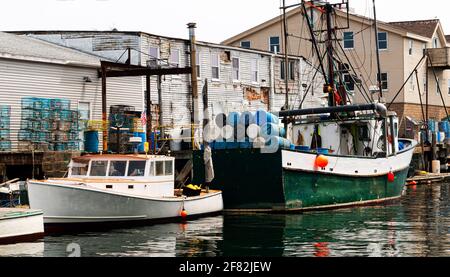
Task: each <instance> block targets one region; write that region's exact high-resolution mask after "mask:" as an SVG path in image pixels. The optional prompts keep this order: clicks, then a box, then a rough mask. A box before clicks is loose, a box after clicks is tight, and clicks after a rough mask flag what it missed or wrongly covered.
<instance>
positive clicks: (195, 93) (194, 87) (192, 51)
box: [187, 23, 200, 150]
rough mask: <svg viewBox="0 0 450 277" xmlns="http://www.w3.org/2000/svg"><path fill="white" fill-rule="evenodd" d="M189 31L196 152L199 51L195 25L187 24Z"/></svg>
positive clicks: (192, 118) (193, 133)
mask: <svg viewBox="0 0 450 277" xmlns="http://www.w3.org/2000/svg"><path fill="white" fill-rule="evenodd" d="M187 26H188V29H189V42H190V54H191V68H192V69H191V70H192V71H191V86H192V114H191V124H192V128H191V130H192V134H191V137H192V140H191V143H192V149H193V150H195V138H194V137H195V133H196V129H197V127H196V126H198V124H199V123H200V120H199V119H200V113H199V99H198V82H197V76H198V74H197V59H196V58H197V49H196V40H195V28H197V26H196V24H195V23H188V24H187Z"/></svg>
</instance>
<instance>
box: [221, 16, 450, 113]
mask: <svg viewBox="0 0 450 277" xmlns="http://www.w3.org/2000/svg"><path fill="white" fill-rule="evenodd" d="M313 10H314V11H311V10H309V8H308V17H309V19H310V20H311V22H312V25H313V26H315V28H316V29H318V28H320V27H319V26H325V25H324V20H325V19H324V18H325V16H324V15H323V14H321V13H320V12H319V11H317V10H316V9H313ZM348 19H349V20H348V21H347V13H346V12H345V11H341V10H337V11H336V20H335V21H334V22H333V24H336V26H337V27H339V28H345V29H340V30H337V31H336V37H337V40H338V41H339V44H340V46H339V45H338V46H336V52H337V55H339V56H340V57H342V59H343V60H347V59H345V58H343V57H344V56H347V57H348V60H349V62H350V63H351V64H352V65H353V67H354V68H355V69H357V72H358V75H357V77H358V79H360V80H361V81H362V84H363V87H364V88H365V91H366V92H368V91H369V89H370V87H373V86H376V85H377V63H376V59H375V54H376V53H375V49H376V47H375V34H374V29H373V19H371V18H367V17H364V16H361V15H358V14H352V13H350V15H349V18H348ZM346 27H348V28H346ZM378 28H379V33H378V38H379V48H380V51H379V53H380V59H381V71H382V76H381V77H382V78H381V79H382V84H381V85H382V87H383V94H384V95H383V97H384V98H385V100H386V102H387V103H390V102H391V101H393V105H392V107H391V108H392V109H393V110H395V111H396V112H397V113H398V114H399V116H400V117H402V116H403V115H407V116H410V117H412V118H414V119H416V120H421V119H422V118H423V115H422V111H421V100H422V103H423V104H425V103H426V102H427V98H428V103H429V109H428V117H429V118H432V119H441V118H443V117H444V116H445V115H446V112H445V109H444V104H443V102H442V99H441V96H440V94H439V92H438V88H437V84H439V87H440V89H441V91H442V97H443V100H444V102H445V106H449V105H450V90H449V89H450V72H449V70H448V69H450V59H449V55H448V53H449V50H448V49H449V44H448V42H447V41H446V38H445V35H444V34H445V33H444V30H443V28H442V25H441V23H440V21H439V20H438V19H433V20H419V21H407V22H389V23H388V22H382V21H379V22H378ZM287 29H288V33H289V34H290V36H289V39H288V42H289V51H288V53H289V54H292V55H301V56H304V57H306V58H307V59H310V60H315V61H316V62H317V58H316V57H314V55H313V52H314V51H312V49H311V43H310V42H309V41H308V39H309V30H308V27H307V20H306V15H305V14H304V13H303V11H302V9H301V8H294V9H291V10H290V11H289V12H288V13H287ZM316 35H317V37H316V39H317V40H318V41H319V42H323V41H324V39H325V38H324V37H322V36H323V32H322V33H321V32H317V33H316ZM282 38H283V34H282V20H281V17H280V16H277V17H274V18H273V19H271V20H269V21H266V22H264V23H262V24H260V25H258V26H255V27H253V28H251V29H249V30H246V31H244V32H242V33H240V34H237V35H235V36H233V37H231V38H229V39H227V40H225V41H224V42H222V43H223V44H224V45H230V46H242V47H248V48H251V49H260V50H265V51H275V50H276V51H278V52H281V53H284V49H285V46H284V45H283V39H282ZM424 49H427V51H429V52H430V54H431V61H432V62H431V63H430V62H428V63H427V62H423V63H422V64H421V65H420V66H419V67H418V68H417V72H415V71H414V69H415V67H416V65H417V64H418V63H419V61H420V60H421V59H422V57H423V55H424ZM434 72H435V73H436V75H437V78H435V76H434ZM411 73H413V76H412V77H413V78H411V79H409V81H408V82H407V84H406V85H405V86H404V87H402V85H403V84H404V83H405V82H406V81H407V79H408V77H409V76H410V74H411ZM343 75H344V76H342V78H344V79H345V80H346V83H347V85H348V89H349V91H350V92H351V93H352V94H354V95H355V97H354V100H355V102H357V103H364V102H365V99H364V98H363V95H364V94H363V92H362V91H361V89H359V87H358V86H356V85H354V84H353V83H352V80H351V78H350V77H349V75H345V74H343ZM417 79H418V81H417ZM427 87H428V97H427V93H426V88H427ZM397 93H398V95H397ZM419 93H420V94H421V98H420V97H419ZM396 95H397V97H396ZM369 97H370V95H369ZM395 97H396V98H395ZM375 98H377V97H375ZM394 98H395V99H394Z"/></svg>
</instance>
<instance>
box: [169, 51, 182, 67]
mask: <svg viewBox="0 0 450 277" xmlns="http://www.w3.org/2000/svg"><path fill="white" fill-rule="evenodd" d="M170 64H171V65H175V66H177V67H178V66H180V50H178V49H170Z"/></svg>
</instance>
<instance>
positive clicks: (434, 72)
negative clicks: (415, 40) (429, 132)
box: [426, 52, 449, 120]
mask: <svg viewBox="0 0 450 277" xmlns="http://www.w3.org/2000/svg"><path fill="white" fill-rule="evenodd" d="M426 55H427V56H428V60H429V61H430V66H431V70H432V71H433V75H434V79H435V80H436V85H437V89H438V92H439V96H440V97H441V100H442V105H444V109H445V114H446V115H447V120H448V118H449V117H448V111H447V106H446V105H445V100H444V97H443V96H442V90H441V85H440V84H439V80H438V77H437V75H436V71H435V69H434V66H433V61H432V60H431V57H430V53H429V52H427V54H426Z"/></svg>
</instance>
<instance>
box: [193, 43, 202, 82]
mask: <svg viewBox="0 0 450 277" xmlns="http://www.w3.org/2000/svg"><path fill="white" fill-rule="evenodd" d="M195 63H196V64H197V77H198V78H200V77H201V76H202V75H201V73H200V51H198V50H197V52H196V56H195Z"/></svg>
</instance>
